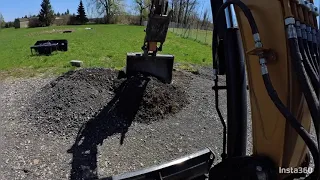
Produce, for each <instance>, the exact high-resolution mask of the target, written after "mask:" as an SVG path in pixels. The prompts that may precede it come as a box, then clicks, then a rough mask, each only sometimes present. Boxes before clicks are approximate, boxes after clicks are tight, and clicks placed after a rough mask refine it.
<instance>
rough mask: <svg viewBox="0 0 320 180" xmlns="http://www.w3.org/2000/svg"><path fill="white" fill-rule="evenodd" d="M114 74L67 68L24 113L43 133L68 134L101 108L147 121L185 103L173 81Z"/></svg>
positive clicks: (186, 101) (172, 110)
mask: <svg viewBox="0 0 320 180" xmlns="http://www.w3.org/2000/svg"><path fill="white" fill-rule="evenodd" d="M118 74H119V72H118V71H115V70H111V69H103V68H90V69H80V70H77V71H70V72H68V73H66V74H64V75H62V76H60V77H59V78H57V79H55V80H53V81H51V82H50V83H48V84H47V85H45V86H44V87H43V88H41V90H40V91H39V92H38V93H36V94H35V95H34V96H33V97H32V98H31V100H30V102H31V104H30V106H28V109H27V111H26V115H25V116H26V117H28V119H30V121H33V122H34V125H35V126H36V127H37V128H38V129H37V130H39V131H41V132H43V133H49V132H52V133H55V134H59V135H62V136H67V137H69V136H74V135H76V133H77V132H78V130H79V128H80V127H81V126H82V125H83V124H85V123H87V122H88V121H89V120H90V119H92V118H94V117H95V116H97V115H98V114H99V113H101V111H103V110H104V111H108V113H107V114H111V113H113V116H117V118H118V119H119V118H123V116H126V118H129V116H133V118H132V120H134V121H137V122H141V123H150V122H152V121H157V120H160V119H163V118H165V116H166V115H169V114H173V113H176V112H178V111H179V110H181V109H182V108H183V107H185V106H186V105H188V100H187V95H186V93H185V92H184V91H183V90H182V88H181V87H179V85H177V84H163V83H161V82H160V81H158V80H157V79H156V78H152V77H144V76H142V75H137V76H135V77H131V78H128V79H123V78H122V79H118V78H117V77H118ZM133 94H135V96H133ZM139 96H141V97H139ZM135 107H137V108H138V109H137V110H134V108H135ZM105 109H107V110H105ZM134 111H137V112H134ZM133 113H134V115H133ZM107 114H106V113H105V116H106V115H107ZM131 114H132V115H131ZM109 119H110V118H109Z"/></svg>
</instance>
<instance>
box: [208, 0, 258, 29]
mask: <svg viewBox="0 0 320 180" xmlns="http://www.w3.org/2000/svg"><path fill="white" fill-rule="evenodd" d="M231 4H234V5H237V6H238V7H239V8H240V9H241V10H242V12H243V13H244V15H245V16H246V17H247V19H248V22H249V24H250V27H251V31H252V34H256V33H259V31H258V26H257V24H256V22H255V20H254V18H253V15H252V13H251V10H250V9H249V8H248V7H247V6H246V5H245V4H244V3H243V2H241V1H240V0H227V1H226V2H225V3H224V4H222V6H221V7H220V8H219V10H218V13H217V16H216V18H215V21H214V24H215V25H217V22H218V19H219V15H220V14H221V13H222V11H224V9H225V8H227V7H228V6H230V5H231Z"/></svg>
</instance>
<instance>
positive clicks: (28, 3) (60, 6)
mask: <svg viewBox="0 0 320 180" xmlns="http://www.w3.org/2000/svg"><path fill="white" fill-rule="evenodd" d="M41 1H42V0H0V13H1V14H2V15H3V17H4V19H5V21H13V20H14V19H15V18H18V17H19V18H21V17H23V16H25V15H27V16H28V15H36V14H38V13H39V10H40V4H41ZM87 1H88V0H83V3H84V5H85V6H86V4H87ZM319 1H320V0H315V4H316V5H317V6H319ZM50 2H51V5H52V7H53V10H54V11H55V12H60V13H62V12H66V11H67V9H69V11H70V13H71V14H72V13H76V12H77V7H78V5H79V2H80V0H51V1H50ZM132 2H133V0H124V3H125V4H126V6H125V7H126V10H128V11H133V5H132V4H133V3H132ZM199 4H200V6H199V11H201V9H202V7H210V0H200V1H199ZM86 11H87V14H88V16H89V17H92V16H93V14H92V13H91V10H90V8H88V7H86Z"/></svg>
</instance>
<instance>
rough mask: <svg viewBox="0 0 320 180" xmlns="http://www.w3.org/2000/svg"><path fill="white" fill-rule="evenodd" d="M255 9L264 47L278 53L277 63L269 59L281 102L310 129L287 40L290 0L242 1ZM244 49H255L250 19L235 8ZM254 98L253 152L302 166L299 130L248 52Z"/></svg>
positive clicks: (250, 80)
mask: <svg viewBox="0 0 320 180" xmlns="http://www.w3.org/2000/svg"><path fill="white" fill-rule="evenodd" d="M242 2H244V3H245V4H246V5H247V6H248V7H249V8H250V9H251V11H252V13H253V16H254V18H255V20H256V23H257V25H258V28H259V31H260V37H261V40H262V43H263V45H264V47H265V48H271V49H273V50H275V51H276V53H277V60H276V61H275V62H268V64H267V65H268V70H269V74H270V78H271V81H272V83H273V85H274V88H275V90H276V91H277V92H278V95H279V97H280V99H281V100H282V102H283V103H284V104H285V105H287V106H288V107H289V108H290V110H291V111H293V112H294V114H295V115H296V116H297V118H298V120H299V121H301V122H302V124H303V125H304V126H305V127H306V128H307V129H309V127H310V113H309V111H308V109H307V107H306V105H305V102H304V99H303V96H302V93H301V90H300V88H299V86H298V84H297V80H296V77H295V76H294V72H292V69H291V64H290V57H289V55H288V49H287V43H286V31H285V25H284V17H288V16H290V15H291V10H290V6H289V3H288V0H286V1H285V2H283V1H279V0H242ZM236 12H237V16H238V21H239V26H240V30H241V35H242V39H243V44H244V48H245V51H249V50H251V49H252V48H254V41H253V37H252V34H251V29H250V26H249V24H248V22H247V19H246V18H245V16H244V15H243V13H242V12H241V11H239V9H236ZM246 65H247V71H248V80H249V87H250V98H251V107H252V110H251V113H252V127H253V131H252V132H253V146H254V147H253V151H254V154H261V155H268V156H270V157H271V158H272V159H273V160H274V162H276V163H277V165H278V166H280V167H294V166H299V165H300V164H301V162H302V161H303V159H304V156H305V152H306V147H305V144H304V142H303V141H302V140H301V138H300V137H298V136H297V133H296V132H295V131H294V130H293V129H292V128H291V127H290V125H289V124H287V122H286V120H285V118H284V117H283V116H282V114H281V113H280V112H279V111H278V109H277V108H276V107H275V106H274V104H273V102H272V101H271V100H270V98H269V96H268V94H267V92H266V90H265V86H264V83H263V80H262V77H261V72H260V65H259V60H258V57H256V56H250V55H246Z"/></svg>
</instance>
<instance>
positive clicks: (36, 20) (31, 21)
mask: <svg viewBox="0 0 320 180" xmlns="http://www.w3.org/2000/svg"><path fill="white" fill-rule="evenodd" d="M28 26H29V28H35V27H41V22H40V21H39V18H30V19H29V24H28Z"/></svg>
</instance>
